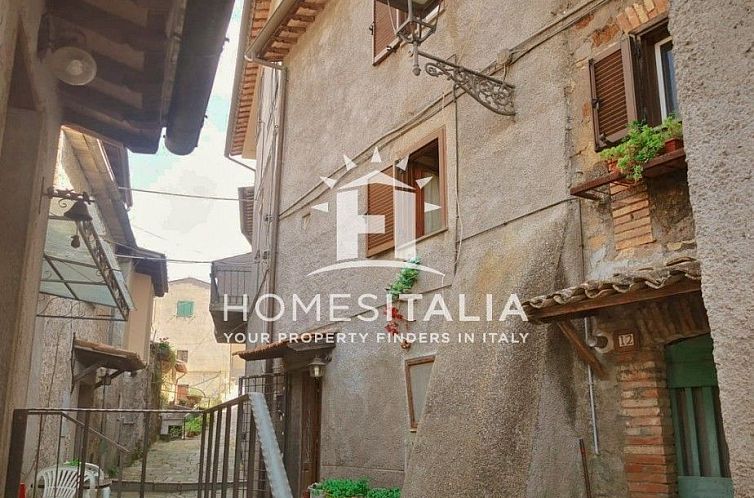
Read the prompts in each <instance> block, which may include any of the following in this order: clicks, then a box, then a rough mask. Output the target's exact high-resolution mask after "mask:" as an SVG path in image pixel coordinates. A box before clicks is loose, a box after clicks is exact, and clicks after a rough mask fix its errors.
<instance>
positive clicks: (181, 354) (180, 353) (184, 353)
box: [175, 349, 189, 363]
mask: <svg viewBox="0 0 754 498" xmlns="http://www.w3.org/2000/svg"><path fill="white" fill-rule="evenodd" d="M188 355H189V351H188V349H176V350H175V358H176V359H177V360H180V361H182V362H184V363H188Z"/></svg>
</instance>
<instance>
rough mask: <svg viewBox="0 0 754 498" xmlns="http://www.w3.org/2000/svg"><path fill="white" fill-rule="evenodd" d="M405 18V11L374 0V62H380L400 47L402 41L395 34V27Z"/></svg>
mask: <svg viewBox="0 0 754 498" xmlns="http://www.w3.org/2000/svg"><path fill="white" fill-rule="evenodd" d="M405 20H406V14H405V13H404V12H402V11H400V10H398V9H396V8H395V7H390V6H388V5H387V4H385V3H382V2H378V1H377V0H374V10H373V20H372V57H373V63H374V64H379V63H380V62H381V61H382V60H383V59H384V58H385V57H387V56H388V55H390V54H391V53H392V52H393V51H394V50H395V49H396V48H398V45H399V44H400V41H399V40H398V37H397V36H396V35H395V28H397V27H398V26H400V25H401V24H402V23H403V22H404V21H405Z"/></svg>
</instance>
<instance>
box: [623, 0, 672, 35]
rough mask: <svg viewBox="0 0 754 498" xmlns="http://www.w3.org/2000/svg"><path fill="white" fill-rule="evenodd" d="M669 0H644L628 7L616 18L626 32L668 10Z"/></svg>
mask: <svg viewBox="0 0 754 498" xmlns="http://www.w3.org/2000/svg"><path fill="white" fill-rule="evenodd" d="M668 7H669V0H643V1H641V2H636V3H634V4H633V5H630V6H628V7H626V8H625V9H624V10H623V12H621V13H620V14H618V15H617V16H616V18H615V20H616V21H617V22H618V26H620V28H621V29H622V30H623V32H624V33H629V32H630V31H632V30H634V29H636V28H638V27H639V26H641V25H642V24H644V23H646V22H649V21H650V20H652V19H654V18H655V17H657V16H659V15H662V14H665V13H667V11H668Z"/></svg>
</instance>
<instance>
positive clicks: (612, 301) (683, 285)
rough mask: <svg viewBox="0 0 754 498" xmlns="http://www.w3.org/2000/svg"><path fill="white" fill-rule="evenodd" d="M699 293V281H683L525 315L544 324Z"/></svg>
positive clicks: (550, 307) (528, 311) (530, 310)
mask: <svg viewBox="0 0 754 498" xmlns="http://www.w3.org/2000/svg"><path fill="white" fill-rule="evenodd" d="M700 291H701V283H700V282H699V281H697V280H683V281H681V282H679V283H677V284H672V285H668V286H666V287H661V288H659V289H652V288H647V289H644V290H639V291H631V292H625V293H616V294H613V295H610V296H606V297H600V298H596V299H589V298H586V299H583V300H581V301H578V302H576V303H571V304H556V305H554V306H548V307H546V308H542V309H537V308H530V309H528V310H527V311H526V315H527V316H528V317H529V319H530V320H534V321H538V322H542V323H546V322H551V321H555V320H563V319H566V318H577V317H583V316H588V315H592V314H594V313H596V312H597V311H599V310H601V309H605V308H612V307H614V306H623V305H627V304H634V303H641V302H644V301H654V300H658V299H663V298H666V297H670V296H675V295H677V294H688V293H690V292H700Z"/></svg>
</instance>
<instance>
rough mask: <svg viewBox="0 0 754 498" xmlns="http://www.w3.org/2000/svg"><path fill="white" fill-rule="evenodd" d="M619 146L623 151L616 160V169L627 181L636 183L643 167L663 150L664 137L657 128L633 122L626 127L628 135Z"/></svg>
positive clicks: (639, 178)
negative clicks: (621, 146) (623, 148)
mask: <svg viewBox="0 0 754 498" xmlns="http://www.w3.org/2000/svg"><path fill="white" fill-rule="evenodd" d="M621 145H623V146H624V147H625V150H624V154H623V155H622V156H621V157H620V158H619V159H618V169H619V170H620V171H621V172H622V173H623V174H624V175H626V178H628V179H629V180H633V181H634V182H638V181H639V180H641V177H642V173H643V172H644V165H645V164H647V163H648V162H649V161H650V160H651V159H654V158H655V157H657V156H658V155H659V154H660V153H661V152H662V151H663V149H664V148H665V136H664V134H663V132H662V131H661V130H659V129H658V128H654V127H652V126H649V125H647V124H644V123H642V122H640V121H634V122H633V123H631V124H630V125H629V126H628V135H627V136H626V139H625V141H624V142H623V143H622V144H621Z"/></svg>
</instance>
